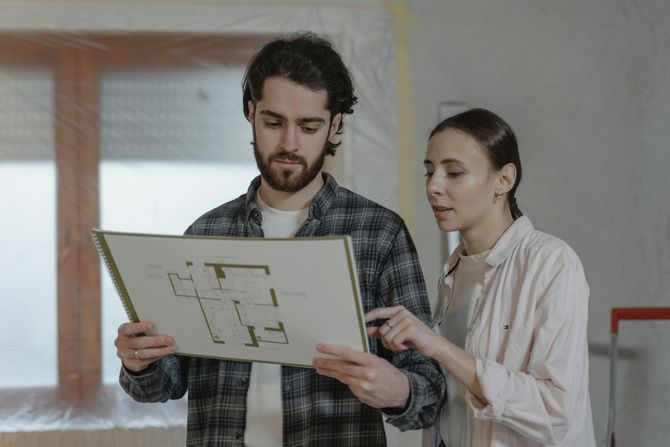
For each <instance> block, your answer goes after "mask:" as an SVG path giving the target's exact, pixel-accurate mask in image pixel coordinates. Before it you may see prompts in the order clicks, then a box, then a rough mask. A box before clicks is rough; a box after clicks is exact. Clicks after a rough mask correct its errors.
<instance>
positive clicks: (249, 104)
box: [247, 100, 256, 126]
mask: <svg viewBox="0 0 670 447" xmlns="http://www.w3.org/2000/svg"><path fill="white" fill-rule="evenodd" d="M247 109H248V110H249V114H248V115H247V121H249V122H250V123H251V125H252V126H253V124H254V111H255V110H256V106H255V105H254V102H253V101H252V100H249V101H248V102H247Z"/></svg>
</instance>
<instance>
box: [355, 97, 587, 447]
mask: <svg viewBox="0 0 670 447" xmlns="http://www.w3.org/2000/svg"><path fill="white" fill-rule="evenodd" d="M424 165H425V168H426V195H427V197H428V201H429V202H430V205H431V207H432V209H433V213H434V215H435V220H436V222H437V225H438V227H440V229H441V230H443V231H459V232H460V234H461V236H462V240H463V242H462V244H461V245H460V246H459V247H458V248H456V250H455V251H454V254H453V255H452V256H451V257H450V258H449V261H448V262H447V264H446V265H445V267H444V275H443V278H442V279H441V281H440V291H439V293H440V296H439V301H438V305H437V307H436V312H435V314H434V319H433V328H434V329H435V330H433V329H431V328H429V327H427V326H426V325H425V324H423V323H422V322H421V321H419V320H418V319H417V318H416V317H415V316H414V315H413V314H411V313H410V312H409V311H407V310H406V309H404V308H402V307H391V308H379V309H374V310H372V311H371V312H369V313H368V314H367V315H366V320H367V321H372V320H384V319H386V322H385V323H384V324H382V325H381V326H377V327H370V328H369V329H368V333H369V335H371V336H375V337H378V338H380V339H381V340H382V343H383V344H384V346H386V347H387V348H389V349H391V350H393V351H402V350H405V349H410V348H411V349H416V350H418V351H419V352H421V353H422V354H423V355H424V356H427V357H430V358H432V359H434V360H435V361H437V362H438V363H439V364H440V365H441V366H442V369H443V371H444V373H445V377H446V380H447V387H448V398H447V400H446V402H445V403H444V406H443V407H442V410H441V414H440V417H439V419H438V422H437V424H436V427H435V429H434V430H433V433H432V436H431V443H432V444H431V445H433V446H435V445H445V446H470V445H472V446H537V445H561V446H571V447H573V446H592V445H595V440H594V437H593V424H592V417H591V405H590V401H589V387H588V349H587V332H586V326H587V311H588V296H589V288H588V285H587V283H586V280H585V278H584V272H583V269H582V265H581V263H580V261H579V258H578V257H577V255H576V254H575V253H574V251H572V249H571V248H570V247H569V246H568V245H567V244H566V243H565V242H563V241H561V240H559V239H557V238H555V237H553V236H550V235H547V234H545V233H542V232H539V231H537V230H535V229H534V228H533V226H532V224H531V222H530V220H529V219H528V218H527V217H524V216H523V215H522V213H521V211H520V209H519V207H518V206H517V204H516V198H515V192H516V189H517V186H518V185H519V181H520V180H521V162H520V159H519V153H518V148H517V143H516V138H515V136H514V133H513V132H512V129H511V128H510V127H509V125H507V123H505V122H504V121H503V120H502V119H501V118H500V117H498V116H496V115H495V114H493V113H492V112H490V111H488V110H483V109H474V110H469V111H467V112H464V113H461V114H459V115H456V116H453V117H451V118H448V119H446V120H444V121H443V122H441V123H440V124H439V125H438V126H437V127H436V128H435V129H434V130H433V131H432V132H431V134H430V139H429V142H428V148H427V151H426V160H425V161H424ZM438 331H439V333H438Z"/></svg>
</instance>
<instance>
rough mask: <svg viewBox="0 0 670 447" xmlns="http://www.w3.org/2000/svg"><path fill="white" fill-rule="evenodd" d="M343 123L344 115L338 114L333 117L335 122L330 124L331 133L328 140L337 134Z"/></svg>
mask: <svg viewBox="0 0 670 447" xmlns="http://www.w3.org/2000/svg"><path fill="white" fill-rule="evenodd" d="M341 122H342V113H338V114H336V115H335V116H334V117H333V121H332V122H331V123H330V131H329V132H328V139H329V140H330V139H331V138H333V137H334V136H335V134H336V133H337V129H339V128H340V123H341Z"/></svg>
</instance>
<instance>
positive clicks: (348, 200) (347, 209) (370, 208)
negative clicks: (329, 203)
mask: <svg viewBox="0 0 670 447" xmlns="http://www.w3.org/2000/svg"><path fill="white" fill-rule="evenodd" d="M337 212H338V213H347V214H351V215H352V216H355V217H356V218H359V219H362V220H369V221H376V220H379V221H380V222H382V221H383V222H386V223H388V224H389V225H394V226H396V225H398V226H404V225H405V221H404V220H403V218H402V217H400V215H399V214H398V213H396V212H395V211H393V210H391V209H389V208H387V207H385V206H384V205H381V204H379V203H377V202H375V201H374V200H372V199H369V198H367V197H365V196H362V195H360V194H358V193H355V192H353V191H351V190H349V189H347V188H344V187H341V186H339V187H338V201H337Z"/></svg>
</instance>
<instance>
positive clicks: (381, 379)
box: [313, 343, 410, 408]
mask: <svg viewBox="0 0 670 447" xmlns="http://www.w3.org/2000/svg"><path fill="white" fill-rule="evenodd" d="M316 349H317V350H318V351H319V352H322V353H324V354H330V355H332V356H335V357H338V358H337V359H330V358H328V359H327V358H315V359H314V361H313V365H314V367H315V368H316V372H317V373H318V374H320V375H322V376H327V377H332V378H333V379H337V380H339V381H340V382H342V383H344V384H345V385H347V386H348V387H349V389H350V390H351V392H352V393H354V395H355V396H356V397H357V398H358V399H360V400H361V401H362V402H364V403H366V404H368V405H370V406H371V407H374V408H405V406H406V405H407V401H408V399H409V396H410V384H409V378H408V377H407V376H406V375H405V374H404V373H403V372H402V371H400V370H399V369H398V368H396V367H395V366H393V365H392V364H391V363H389V362H388V361H386V360H384V359H383V358H380V357H377V356H376V355H374V354H367V353H365V352H361V351H357V350H356V349H352V348H349V347H346V346H338V345H329V344H326V343H319V344H318V345H317V347H316Z"/></svg>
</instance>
